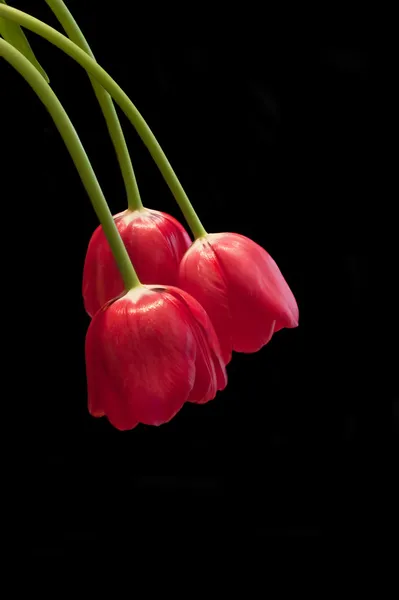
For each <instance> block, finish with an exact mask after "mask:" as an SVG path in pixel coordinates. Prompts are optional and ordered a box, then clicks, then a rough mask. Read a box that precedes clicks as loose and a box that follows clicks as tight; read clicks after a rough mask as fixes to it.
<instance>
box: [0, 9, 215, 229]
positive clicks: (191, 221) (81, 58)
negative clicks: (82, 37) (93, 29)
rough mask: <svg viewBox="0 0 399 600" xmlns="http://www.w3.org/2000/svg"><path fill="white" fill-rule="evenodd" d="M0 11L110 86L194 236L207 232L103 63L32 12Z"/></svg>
mask: <svg viewBox="0 0 399 600" xmlns="http://www.w3.org/2000/svg"><path fill="white" fill-rule="evenodd" d="M0 15H1V16H3V17H5V18H6V19H11V20H12V21H15V22H16V23H19V24H20V25H22V26H23V27H26V29H29V30H30V31H33V32H34V33H37V34H38V35H40V36H41V37H44V38H46V39H47V40H48V41H49V42H51V43H52V44H54V46H57V48H60V50H63V51H64V52H65V53H66V54H68V55H69V56H70V57H71V58H73V59H75V60H76V62H78V63H79V64H80V65H81V66H82V67H83V68H84V69H85V70H86V71H88V72H89V73H90V74H91V75H92V76H93V77H94V78H95V79H96V80H97V81H98V83H100V84H101V85H102V86H103V87H104V88H105V89H106V90H107V92H109V94H110V95H111V96H112V97H113V99H114V100H115V102H116V103H117V104H118V105H119V106H120V108H121V109H122V111H123V112H124V113H125V115H126V116H127V118H128V119H129V121H130V122H131V123H132V125H133V126H134V127H135V129H136V131H137V133H138V134H139V136H140V137H141V139H142V140H143V142H144V144H145V145H146V146H147V148H148V150H149V152H150V154H151V156H152V157H153V159H154V161H155V162H156V164H157V166H158V168H159V170H160V171H161V173H162V175H163V177H164V179H165V181H166V183H167V184H168V186H169V188H170V190H171V192H172V194H173V195H174V197H175V199H176V202H177V204H178V205H179V207H180V209H181V211H182V213H183V215H184V217H185V219H186V221H187V223H188V225H189V227H190V229H191V231H192V232H193V235H194V237H195V238H199V237H202V236H204V235H206V231H205V229H204V227H203V226H202V223H201V221H200V220H199V218H198V216H197V214H196V212H195V210H194V208H193V206H192V204H191V202H190V200H189V199H188V197H187V195H186V193H185V191H184V190H183V188H182V186H181V183H180V181H179V180H178V178H177V176H176V174H175V172H174V171H173V169H172V167H171V165H170V163H169V161H168V159H167V158H166V156H165V154H164V152H163V150H162V148H161V146H160V145H159V144H158V142H157V140H156V138H155V136H154V134H153V133H152V131H151V129H150V128H149V127H148V125H147V123H146V122H145V121H144V119H143V117H142V116H141V114H140V113H139V111H138V110H137V108H136V107H135V106H134V104H133V103H132V102H131V100H130V99H129V97H128V96H127V95H126V94H125V92H124V91H123V90H122V89H121V88H120V87H119V85H118V84H117V83H116V82H115V81H114V80H113V79H112V77H110V75H108V73H107V72H106V71H105V70H104V69H103V68H102V67H100V65H99V64H97V63H96V61H95V60H93V59H92V58H90V56H88V55H87V54H86V53H85V52H84V51H83V50H81V49H80V48H79V47H78V46H76V44H74V43H73V42H71V40H69V39H68V38H67V37H65V36H64V35H62V34H61V33H59V32H58V31H56V30H55V29H53V28H52V27H50V26H49V25H46V24H45V23H43V22H42V21H39V19H35V17H32V16H31V15H28V14H26V13H24V12H22V11H20V10H17V9H16V8H11V7H10V6H5V5H3V4H0Z"/></svg>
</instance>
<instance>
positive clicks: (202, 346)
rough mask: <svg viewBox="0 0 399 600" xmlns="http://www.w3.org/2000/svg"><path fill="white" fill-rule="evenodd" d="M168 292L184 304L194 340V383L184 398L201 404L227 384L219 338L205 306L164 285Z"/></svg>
mask: <svg viewBox="0 0 399 600" xmlns="http://www.w3.org/2000/svg"><path fill="white" fill-rule="evenodd" d="M168 293H169V294H170V295H171V296H172V297H173V298H174V299H176V300H177V301H178V302H179V303H180V306H183V307H185V308H186V314H187V318H188V319H189V321H190V322H191V326H192V330H193V333H194V336H195V339H196V343H197V355H196V360H195V369H196V375H195V383H194V387H193V389H192V390H191V393H190V396H189V398H188V400H189V402H195V403H198V404H204V403H205V402H208V401H209V400H213V398H214V397H215V396H216V393H217V391H218V390H222V389H224V388H225V387H226V385H227V374H226V369H225V367H224V362H223V359H222V356H221V350H220V345H219V340H218V338H217V335H216V332H215V330H214V328H213V326H212V323H211V321H210V319H209V317H208V315H207V314H206V312H205V310H204V309H203V308H202V306H201V305H200V304H199V303H198V302H197V301H196V300H195V299H194V298H193V297H192V296H190V295H189V294H187V293H185V292H184V291H183V290H180V289H177V288H173V287H168ZM193 317H194V318H193Z"/></svg>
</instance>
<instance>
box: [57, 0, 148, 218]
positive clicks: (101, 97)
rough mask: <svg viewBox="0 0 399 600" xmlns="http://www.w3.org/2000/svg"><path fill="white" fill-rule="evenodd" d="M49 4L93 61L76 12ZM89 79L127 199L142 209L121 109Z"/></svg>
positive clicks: (134, 207) (63, 25)
mask: <svg viewBox="0 0 399 600" xmlns="http://www.w3.org/2000/svg"><path fill="white" fill-rule="evenodd" d="M46 3H47V4H48V6H49V7H50V8H51V10H52V11H53V13H54V14H55V16H56V17H57V19H58V21H59V22H60V24H61V26H62V27H63V29H64V30H65V31H66V33H67V35H68V37H69V39H71V40H72V41H73V42H74V43H75V44H76V45H77V46H79V48H82V50H84V51H85V52H86V53H87V54H88V55H89V56H91V58H93V60H95V57H94V54H93V52H92V51H91V48H90V46H89V44H88V43H87V41H86V38H85V37H84V35H83V33H82V31H81V30H80V28H79V26H78V24H77V23H76V21H75V19H74V18H73V16H72V14H71V13H70V11H69V10H68V8H67V7H66V6H65V4H64V2H63V1H62V0H46ZM89 79H90V81H91V84H92V86H93V89H94V93H95V95H96V97H97V100H98V102H99V104H100V107H101V110H102V112H103V115H104V117H105V121H106V123H107V127H108V131H109V134H110V137H111V140H112V143H113V145H114V148H115V152H116V155H117V158H118V162H119V166H120V168H121V172H122V177H123V180H124V182H125V188H126V195H127V202H128V206H129V208H130V210H139V209H140V208H143V204H142V202H141V198H140V192H139V188H138V185H137V181H136V177H135V175H134V171H133V166H132V162H131V160H130V156H129V151H128V148H127V145H126V141H125V138H124V135H123V131H122V127H121V125H120V122H119V119H118V115H117V112H116V110H115V106H114V103H113V102H112V98H111V96H110V95H109V94H108V92H106V91H105V90H104V88H103V87H102V86H101V85H99V84H98V83H97V81H96V80H95V79H94V78H93V77H91V76H90V75H89Z"/></svg>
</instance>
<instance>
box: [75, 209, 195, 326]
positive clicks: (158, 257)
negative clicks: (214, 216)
mask: <svg viewBox="0 0 399 600" xmlns="http://www.w3.org/2000/svg"><path fill="white" fill-rule="evenodd" d="M114 221H115V224H116V227H117V229H118V231H119V234H120V236H121V238H122V240H123V243H124V244H125V247H126V250H127V252H128V254H129V257H130V259H131V260H132V261H133V263H134V266H135V269H136V272H137V274H138V276H139V278H140V281H141V282H142V283H144V284H146V283H148V284H153V283H154V282H155V281H156V282H159V283H160V284H162V285H177V278H178V270H179V263H180V261H181V259H182V257H183V255H184V253H185V252H186V250H187V249H188V248H189V246H190V244H191V240H190V237H189V235H188V233H187V232H186V230H185V229H184V227H183V226H182V225H180V223H179V222H178V221H177V220H176V219H174V218H173V217H171V216H170V215H167V214H166V213H162V212H159V211H157V210H150V209H147V208H143V209H140V210H133V211H132V210H125V211H123V212H121V213H118V214H117V215H115V216H114ZM123 291H124V285H123V281H122V277H121V274H120V272H119V270H118V267H117V264H116V262H115V259H114V257H113V255H112V252H111V248H110V246H109V243H108V242H107V239H106V237H105V234H104V231H103V228H102V227H101V225H99V226H98V227H97V229H96V230H95V232H94V233H93V235H92V238H91V240H90V243H89V247H88V250H87V254H86V259H85V264H84V270H83V300H84V306H85V309H86V312H87V313H88V314H89V316H91V317H92V316H93V315H94V314H95V313H96V312H97V311H98V310H99V309H100V308H101V307H102V306H104V305H105V304H106V303H107V302H108V301H109V300H112V299H113V298H116V297H117V296H119V295H120V294H121V293H122V292H123Z"/></svg>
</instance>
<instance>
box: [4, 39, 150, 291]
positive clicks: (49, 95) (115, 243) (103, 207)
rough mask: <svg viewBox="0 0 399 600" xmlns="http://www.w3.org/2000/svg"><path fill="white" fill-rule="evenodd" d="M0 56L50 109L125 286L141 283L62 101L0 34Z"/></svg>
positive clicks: (130, 287) (127, 288) (129, 287)
mask: <svg viewBox="0 0 399 600" xmlns="http://www.w3.org/2000/svg"><path fill="white" fill-rule="evenodd" d="M0 56H3V57H4V58H5V59H6V61H7V62H9V63H10V64H11V65H12V66H13V67H14V69H16V70H17V71H18V72H19V73H20V75H22V77H23V78H24V79H25V80H26V81H27V82H28V83H29V85H30V86H31V88H32V89H33V90H34V91H35V92H36V94H37V95H38V97H39V98H40V100H41V101H42V102H43V104H44V106H45V107H46V108H47V110H48V112H49V113H50V115H51V117H52V119H53V121H54V123H55V125H56V127H57V129H58V131H59V132H60V134H61V137H62V139H63V140H64V142H65V145H66V147H67V148H68V150H69V153H70V155H71V157H72V160H73V162H74V163H75V166H76V168H77V170H78V172H79V175H80V178H81V180H82V182H83V185H84V187H85V189H86V191H87V193H88V195H89V197H90V200H91V202H92V204H93V208H94V210H95V211H96V214H97V216H98V218H99V220H100V222H101V225H102V227H103V230H104V233H105V235H106V238H107V240H108V243H109V245H110V246H111V250H112V252H113V255H114V257H115V260H116V262H117V265H118V267H119V270H120V272H121V275H122V278H123V281H124V284H125V288H126V290H130V289H132V288H133V287H136V286H138V285H140V281H139V278H138V277H137V274H136V272H135V270H134V267H133V265H132V263H131V261H130V258H129V255H128V253H127V251H126V248H125V246H124V244H123V242H122V239H121V237H120V235H119V232H118V230H117V228H116V225H115V223H114V219H113V217H112V214H111V212H110V210H109V208H108V204H107V202H106V200H105V198H104V195H103V193H102V190H101V188H100V185H99V183H98V181H97V178H96V176H95V173H94V171H93V168H92V166H91V164H90V161H89V159H88V157H87V154H86V152H85V150H84V148H83V146H82V143H81V141H80V139H79V136H78V134H77V133H76V130H75V128H74V126H73V125H72V123H71V120H70V119H69V117H68V115H67V113H66V112H65V110H64V108H63V106H62V104H61V102H60V101H59V100H58V98H57V96H56V95H55V93H54V92H53V90H52V89H51V88H50V86H49V85H48V83H47V82H46V81H45V80H44V78H43V77H42V76H41V75H40V73H39V71H38V70H37V69H36V68H35V67H34V66H33V65H32V64H31V63H30V62H29V60H28V59H27V58H25V57H24V55H23V54H21V52H19V51H18V50H16V49H15V48H14V46H12V45H11V44H9V43H8V42H6V41H5V40H3V39H2V38H0Z"/></svg>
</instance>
